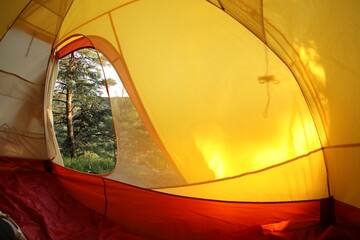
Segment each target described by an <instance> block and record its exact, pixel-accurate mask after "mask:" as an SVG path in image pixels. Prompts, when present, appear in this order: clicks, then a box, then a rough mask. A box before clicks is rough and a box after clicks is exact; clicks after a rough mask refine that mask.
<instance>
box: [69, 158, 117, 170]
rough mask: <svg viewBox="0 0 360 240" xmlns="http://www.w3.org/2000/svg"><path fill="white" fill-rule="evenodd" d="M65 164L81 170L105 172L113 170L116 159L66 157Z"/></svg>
mask: <svg viewBox="0 0 360 240" xmlns="http://www.w3.org/2000/svg"><path fill="white" fill-rule="evenodd" d="M63 160H64V165H65V166H66V167H68V168H72V169H75V170H78V171H81V172H88V173H94V174H103V173H108V172H110V171H112V170H113V169H114V167H115V163H114V160H113V159H111V158H97V159H91V158H88V157H84V156H81V157H78V158H74V159H71V158H64V159H63Z"/></svg>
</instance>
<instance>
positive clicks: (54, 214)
mask: <svg viewBox="0 0 360 240" xmlns="http://www.w3.org/2000/svg"><path fill="white" fill-rule="evenodd" d="M0 210H1V211H2V212H3V213H6V214H8V215H10V217H11V218H12V219H13V220H15V222H16V223H17V224H18V225H19V226H20V228H21V230H22V231H23V233H24V234H25V235H26V237H27V238H28V239H30V240H33V239H34V240H51V239H63V240H70V239H74V240H81V239H84V240H85V239H86V240H91V239H94V240H95V239H96V240H98V239H101V240H105V239H141V238H138V237H136V236H134V235H130V234H127V233H126V232H125V231H124V230H123V229H122V228H121V227H119V226H118V225H117V224H115V223H113V222H111V221H109V220H107V219H106V218H104V217H103V216H101V215H100V214H98V213H96V212H95V211H93V210H90V209H89V208H86V207H85V206H83V205H82V204H80V203H79V202H78V201H76V200H75V199H74V198H72V197H71V196H70V195H69V194H67V192H66V191H65V190H64V189H63V188H62V186H61V185H60V184H59V183H58V181H57V178H56V177H55V175H53V174H51V173H48V172H36V173H35V172H12V173H0Z"/></svg>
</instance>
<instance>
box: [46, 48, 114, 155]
mask: <svg viewBox="0 0 360 240" xmlns="http://www.w3.org/2000/svg"><path fill="white" fill-rule="evenodd" d="M102 62H105V60H104V59H102ZM101 71H102V69H101V65H100V61H99V55H98V54H97V53H96V51H95V50H92V49H81V50H78V51H76V52H73V53H70V54H69V55H67V56H66V57H64V58H63V59H61V60H60V61H59V73H58V79H57V82H56V84H55V89H54V96H53V115H54V125H55V132H56V137H57V141H58V144H59V147H60V149H61V152H62V155H63V157H65V158H68V157H71V156H73V157H79V158H81V157H83V156H85V155H86V153H89V152H91V153H94V154H96V155H97V156H99V157H101V158H110V159H111V158H112V159H113V161H114V160H115V155H116V143H115V133H114V128H113V120H112V112H111V108H110V103H109V98H108V97H103V96H101V94H102V93H103V90H102V89H104V86H105V82H104V79H103V78H102V74H101ZM69 94H71V97H69ZM69 105H70V106H71V109H68V108H67V106H69ZM69 112H71V115H72V118H71V119H70V118H69ZM69 125H71V126H72V132H69ZM71 141H73V143H74V144H72V142H71ZM71 153H74V155H72V154H71Z"/></svg>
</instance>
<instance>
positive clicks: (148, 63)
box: [58, 1, 327, 201]
mask: <svg viewBox="0 0 360 240" xmlns="http://www.w3.org/2000/svg"><path fill="white" fill-rule="evenodd" d="M106 4H108V5H107V6H106ZM106 4H104V3H102V4H101V6H98V4H96V2H94V3H92V4H91V5H89V4H88V5H87V7H88V9H89V11H87V12H86V13H84V14H83V15H82V16H81V18H80V17H78V16H77V11H78V10H77V9H78V8H81V6H82V5H81V1H79V2H78V1H77V2H76V3H74V4H73V5H72V8H71V10H70V11H69V12H68V15H67V18H66V19H65V20H64V23H63V25H62V28H61V29H60V33H59V38H58V43H59V45H60V46H61V45H63V43H62V42H63V41H66V39H69V38H70V37H71V36H78V35H84V36H86V37H87V38H88V39H89V40H90V41H91V42H92V44H93V45H94V46H95V47H96V48H97V49H99V50H100V51H101V52H103V53H104V54H105V56H108V59H110V61H111V62H112V64H113V66H114V67H115V69H116V70H117V71H118V73H119V74H120V77H121V79H122V80H123V82H124V84H125V87H126V88H127V90H128V92H129V95H130V96H131V97H132V99H133V101H134V102H135V105H136V106H137V108H138V110H139V111H140V115H142V116H143V119H144V121H145V124H146V125H147V126H148V127H149V126H150V127H149V129H150V130H151V132H152V134H153V136H154V137H155V139H157V140H158V143H159V144H160V145H162V146H164V148H165V149H166V150H167V152H168V154H169V156H170V158H171V159H172V160H173V161H174V163H175V164H176V167H177V168H178V169H179V171H180V172H181V174H182V175H183V176H184V178H185V179H186V181H187V182H188V183H191V184H192V183H197V182H207V181H213V180H216V179H221V178H228V177H229V178H232V177H234V176H241V175H242V174H246V173H249V172H257V171H264V170H265V169H267V168H272V167H274V166H278V165H282V163H286V164H289V163H290V162H291V160H294V159H306V160H304V161H297V164H300V168H299V169H302V170H301V171H304V172H306V174H297V175H292V176H297V177H300V179H301V180H299V181H298V183H301V184H300V185H298V184H297V183H294V184H293V183H291V187H290V185H287V186H279V188H278V190H276V191H274V192H273V193H272V194H273V196H275V195H276V193H275V192H278V193H284V194H285V195H287V196H281V197H280V196H278V197H271V194H268V193H264V194H261V193H259V195H258V198H257V197H249V196H247V194H246V193H245V191H241V192H239V193H238V194H236V195H235V196H233V198H232V200H233V199H237V200H251V201H256V200H257V199H262V198H263V197H265V196H266V197H265V198H266V199H264V201H270V200H271V201H281V200H307V199H318V198H322V197H326V196H327V185H326V169H325V165H324V161H323V155H322V151H321V142H320V139H319V134H318V133H319V131H318V130H317V126H316V125H315V124H314V123H313V117H312V115H311V114H310V111H309V108H308V106H307V103H306V101H304V98H303V94H302V92H301V89H300V88H299V87H298V85H297V83H296V80H295V79H294V77H293V75H292V74H291V72H290V71H289V69H288V68H287V66H286V65H285V64H284V63H283V62H282V61H280V60H279V59H278V58H277V56H276V55H274V54H273V52H272V51H271V50H270V49H268V48H267V47H266V46H265V45H264V44H263V43H262V42H261V41H260V40H259V39H257V38H256V37H254V36H253V35H252V34H251V33H250V32H249V31H248V30H247V29H246V28H244V27H242V26H241V25H239V24H238V22H236V21H235V20H234V19H232V18H231V17H229V16H228V15H226V14H225V13H223V12H221V11H218V9H217V8H216V7H215V6H213V5H212V4H209V3H207V2H204V1H189V2H187V1H178V2H177V1H173V2H168V3H164V2H163V1H153V2H147V1H135V2H129V3H126V4H125V3H124V4H122V5H116V6H115V5H113V4H114V2H108V3H106ZM94 9H97V10H98V11H99V12H97V13H95V12H94ZM83 23H86V24H83ZM140 26H141V27H140ZM223 26H227V27H226V28H224V27H223ZM108 45H109V46H110V47H108ZM107 49H110V51H111V52H110V51H107ZM59 51H60V49H59ZM114 52H115V53H117V54H114ZM248 69H251V71H247V70H248ZM174 73H176V74H174ZM262 79H265V80H264V81H263V82H262ZM266 79H268V80H266ZM204 81H205V83H204ZM194 102H196V104H193V103H194ZM137 103H138V104H137ZM209 104H210V107H209ZM175 110H176V111H175ZM255 126H256V127H255ZM312 152H317V154H311V157H308V156H307V155H308V154H309V153H312ZM287 161H289V162H287ZM117 167H121V163H119V164H118V165H117ZM285 168H286V167H285ZM195 169H196V170H195ZM280 171H281V170H280ZM115 172H116V170H115ZM266 172H267V173H268V172H269V171H266ZM270 172H271V171H270ZM275 172H276V171H275ZM265 175H267V174H265ZM316 177H319V180H318V182H319V184H318V182H316V181H313V180H311V179H316ZM109 178H111V175H110V176H109ZM305 178H306V179H308V180H309V181H308V180H306V179H305ZM264 179H265V177H264ZM240 181H241V182H242V180H240ZM306 181H308V182H307V183H306V184H305V185H306V189H304V188H303V186H305V185H302V183H303V182H306ZM225 182H226V183H225ZM230 182H232V183H238V181H229V182H227V181H224V186H225V185H227V188H228V189H229V192H230V191H231V190H232V191H233V192H235V191H234V190H235V189H237V187H236V184H229V183H230ZM244 182H246V180H244ZM280 182H283V181H280ZM220 185H221V183H220ZM245 185H247V184H244V186H245ZM301 185H302V186H301ZM204 186H205V185H204ZM230 186H231V187H230ZM206 188H208V190H207V192H208V193H209V191H211V187H210V185H206ZM219 188H220V189H221V188H222V187H221V186H220V187H219ZM289 188H291V189H292V193H290V192H291V191H288V190H289ZM285 189H286V190H285ZM176 191H177V190H175V191H174V192H176ZM179 191H180V190H179ZM205 192H206V191H205ZM222 193H223V192H222V191H220V192H219V193H218V194H219V196H217V197H216V198H217V199H218V198H224V196H223V194H222ZM189 194H190V192H189ZM203 197H210V195H204V196H203ZM212 197H214V196H212ZM226 199H228V198H226Z"/></svg>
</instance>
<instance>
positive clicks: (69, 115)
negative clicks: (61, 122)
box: [66, 53, 76, 159]
mask: <svg viewBox="0 0 360 240" xmlns="http://www.w3.org/2000/svg"><path fill="white" fill-rule="evenodd" d="M75 70H76V66H75V57H74V53H72V54H71V60H70V72H71V73H73V72H74V71H75ZM72 75H73V74H70V78H72ZM74 81H75V80H74V79H69V83H68V87H67V91H66V116H67V136H68V139H69V142H70V157H71V159H73V158H74V157H75V136H74V124H73V112H72V110H73V106H72V99H73V90H72V87H73V86H74V85H75V83H74Z"/></svg>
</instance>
